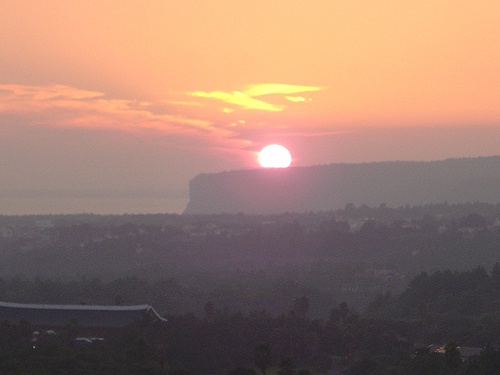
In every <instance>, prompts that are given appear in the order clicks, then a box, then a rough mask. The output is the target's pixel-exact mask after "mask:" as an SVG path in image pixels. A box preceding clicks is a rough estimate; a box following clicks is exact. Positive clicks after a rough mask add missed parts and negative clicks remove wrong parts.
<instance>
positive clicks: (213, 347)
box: [0, 264, 500, 375]
mask: <svg viewBox="0 0 500 375" xmlns="http://www.w3.org/2000/svg"><path fill="white" fill-rule="evenodd" d="M138 281H139V280H138ZM40 283H41V284H43V282H41V281H40V280H38V281H27V280H26V281H25V284H24V288H26V289H30V288H33V291H36V290H39V289H37V288H39V286H40ZM119 283H120V281H116V282H115V283H110V284H109V285H107V286H106V285H102V288H103V289H106V288H107V287H109V286H110V285H115V284H119ZM49 284H50V283H49ZM14 285H15V282H13V283H12V284H11V283H8V282H4V284H3V286H4V292H5V291H6V289H9V288H10V287H11V286H14ZM144 285H146V284H144ZM75 286H77V285H76V284H64V287H65V288H66V289H67V290H71V288H73V287H75ZM94 287H95V289H94V290H93V292H95V293H97V294H100V293H101V294H102V293H105V290H99V288H97V287H96V286H95V285H94ZM431 290H432V291H433V292H432V293H431V292H430V291H431ZM74 292H75V293H76V294H78V293H80V292H81V289H79V288H76V289H75V290H74ZM499 296H500V265H498V264H496V265H495V266H494V267H493V269H492V271H491V272H486V271H485V270H484V269H482V268H477V269H474V270H471V271H466V272H451V271H444V272H440V271H439V272H435V273H433V274H429V275H428V274H426V273H422V274H420V275H419V276H417V277H415V278H414V279H413V280H411V282H410V284H409V287H408V288H407V289H406V290H405V291H404V292H403V293H402V294H401V295H400V296H391V295H381V296H379V297H378V298H377V299H376V300H374V301H373V302H372V303H371V304H370V306H369V308H368V309H367V311H366V312H365V313H362V314H360V313H358V312H356V311H354V310H353V309H352V308H350V307H349V306H348V305H347V304H345V303H341V304H340V305H338V306H335V307H333V308H332V309H331V312H330V314H329V315H328V316H326V317H324V318H311V317H310V316H309V299H308V297H307V296H303V297H300V298H297V299H295V300H293V301H290V308H289V309H288V311H286V312H283V313H282V314H279V315H276V316H273V315H271V314H269V313H268V312H266V311H256V312H251V313H240V312H228V311H223V310H220V309H219V308H218V306H217V305H216V304H214V303H213V302H211V301H207V302H206V303H205V304H204V306H203V310H204V313H203V316H195V315H193V314H190V313H187V314H182V315H168V316H167V319H168V321H167V322H166V323H163V324H159V325H156V324H155V325H153V324H151V323H149V325H148V324H146V323H139V324H137V325H135V326H133V327H129V328H127V329H125V330H123V331H119V332H114V333H112V334H110V335H109V336H108V337H106V339H105V340H104V341H102V342H94V343H88V344H85V345H82V344H77V343H76V342H75V341H74V340H73V337H72V336H71V327H70V326H68V328H67V329H66V330H62V331H61V332H58V334H57V335H49V334H46V335H42V336H41V337H40V338H39V339H38V340H37V342H36V347H33V345H32V344H31V341H30V339H31V333H32V329H31V328H30V327H29V324H27V323H26V324H24V323H21V324H19V325H12V324H8V323H6V322H4V323H3V324H2V325H1V327H0V329H1V332H0V357H1V358H0V359H1V360H0V373H9V374H10V373H11V374H31V373H33V374H34V373H36V374H45V373H47V374H58V373H59V374H67V373H72V374H167V373H168V374H193V375H197V374H200V375H201V374H204V375H206V374H232V375H237V374H240V375H243V374H247V375H248V374H254V373H261V372H265V371H267V369H270V370H271V371H275V372H276V373H279V374H282V375H285V374H307V373H311V374H316V373H318V374H319V373H321V374H322V373H335V374H341V373H343V374H346V375H358V374H359V375H360V374H394V375H396V374H415V375H420V374H422V375H424V374H425V375H429V374H464V375H465V374H470V375H475V374H478V375H486V374H488V375H494V374H500V352H498V351H497V350H496V348H497V347H498V344H499V343H498V337H500V313H498V311H499V309H498V307H499V305H500V297H499ZM430 344H446V351H445V353H444V354H439V353H434V352H431V351H430V350H429V347H428V346H429V345H430ZM457 346H458V347H461V346H467V347H477V348H480V349H481V350H482V352H481V354H477V355H475V356H473V357H471V358H468V359H467V360H466V361H464V360H463V359H462V358H461V357H460V352H459V349H458V348H457ZM267 373H268V374H270V373H271V372H269V371H268V372H267Z"/></svg>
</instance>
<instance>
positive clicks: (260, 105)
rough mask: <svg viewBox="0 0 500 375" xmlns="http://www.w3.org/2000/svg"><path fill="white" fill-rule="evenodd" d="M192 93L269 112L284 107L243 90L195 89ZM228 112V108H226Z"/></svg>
mask: <svg viewBox="0 0 500 375" xmlns="http://www.w3.org/2000/svg"><path fill="white" fill-rule="evenodd" d="M191 95H193V96H196V97H199V98H208V99H216V100H220V101H223V102H225V103H227V104H235V105H237V106H240V107H243V108H246V109H258V110H261V111H269V112H281V111H282V110H283V109H284V106H282V105H274V104H271V103H266V102H264V101H262V100H259V99H254V98H252V97H251V96H250V95H248V94H246V93H244V92H241V91H233V92H223V91H211V92H203V91H195V92H192V93H191ZM225 111H226V112H227V111H228V109H227V108H225Z"/></svg>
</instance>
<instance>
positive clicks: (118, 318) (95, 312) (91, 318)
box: [0, 302, 166, 337]
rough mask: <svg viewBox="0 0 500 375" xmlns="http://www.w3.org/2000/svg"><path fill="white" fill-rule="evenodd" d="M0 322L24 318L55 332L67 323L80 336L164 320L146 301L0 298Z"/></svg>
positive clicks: (91, 335) (15, 321)
mask: <svg viewBox="0 0 500 375" xmlns="http://www.w3.org/2000/svg"><path fill="white" fill-rule="evenodd" d="M0 322H8V323H10V324H19V323H21V322H26V323H28V324H30V325H31V327H32V329H33V330H34V331H35V330H53V331H54V332H56V333H57V332H59V331H62V330H65V329H68V327H71V329H73V330H74V334H75V335H76V336H80V337H82V336H83V337H104V336H105V335H106V333H109V332H110V331H113V330H117V329H120V328H125V327H128V326H131V325H132V324H135V323H146V324H148V323H160V322H166V319H164V318H162V317H161V316H160V315H158V313H157V312H156V311H155V310H154V309H153V307H152V306H150V305H135V306H96V305H94V306H91V305H38V304H22V303H10V302H0Z"/></svg>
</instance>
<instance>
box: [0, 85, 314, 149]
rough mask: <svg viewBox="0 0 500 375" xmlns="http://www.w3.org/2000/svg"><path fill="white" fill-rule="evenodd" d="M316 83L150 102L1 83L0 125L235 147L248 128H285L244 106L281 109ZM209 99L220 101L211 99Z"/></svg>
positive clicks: (242, 144) (242, 143)
mask: <svg viewBox="0 0 500 375" xmlns="http://www.w3.org/2000/svg"><path fill="white" fill-rule="evenodd" d="M320 89H321V88H319V87H314V86H300V85H288V84H274V83H272V84H271V83H267V84H259V85H251V86H247V87H246V88H245V90H244V91H232V92H224V91H211V92H205V91H194V92H190V93H187V94H186V93H184V94H181V93H174V94H171V95H168V96H167V97H166V98H164V99H162V100H159V101H156V102H149V101H138V100H127V99H117V98H110V97H109V96H107V95H106V94H105V93H102V92H99V91H92V90H84V89H80V88H76V87H71V86H66V85H56V84H54V85H47V86H27V85H17V84H0V130H2V129H1V126H2V124H3V125H15V126H22V125H29V126H44V127H64V128H72V127H73V128H93V129H114V130H117V131H125V132H142V133H145V132H146V133H145V134H147V133H148V132H149V133H151V134H159V135H163V136H175V137H171V138H170V139H180V138H179V137H184V138H183V139H184V140H186V142H185V143H186V145H187V144H188V143H189V142H187V140H188V139H191V141H190V143H191V144H193V142H194V138H198V139H199V140H200V141H202V142H203V144H204V145H205V146H203V147H207V146H208V147H211V148H215V149H218V150H219V149H220V150H222V149H224V150H226V151H227V152H235V151H237V150H241V149H247V148H248V147H251V145H252V143H253V140H254V139H255V138H253V137H249V136H248V135H249V134H250V133H252V132H256V133H262V132H266V133H269V132H270V131H271V132H272V131H276V130H278V129H282V130H283V133H287V130H286V128H287V127H286V126H284V125H279V126H278V125H276V124H274V125H271V124H267V121H266V118H265V116H263V113H259V114H258V118H255V116H254V115H250V114H249V113H242V111H241V110H242V109H243V110H257V111H263V112H267V113H279V112H281V111H284V110H285V109H286V106H287V105H288V104H287V103H290V105H294V104H296V103H299V104H300V103H302V102H306V101H310V100H311V99H310V98H308V97H306V95H307V93H308V92H313V91H318V90H320ZM195 98H196V99H195ZM207 100H208V101H207ZM212 100H215V101H216V102H217V103H219V102H220V103H223V104H222V106H219V105H214V103H213V102H212ZM288 130H289V131H290V132H292V133H293V132H294V130H293V129H288ZM295 131H297V129H295ZM304 135H306V136H307V134H304ZM165 139H166V138H165ZM194 144H198V143H197V142H195V143H194ZM186 147H187V146H186Z"/></svg>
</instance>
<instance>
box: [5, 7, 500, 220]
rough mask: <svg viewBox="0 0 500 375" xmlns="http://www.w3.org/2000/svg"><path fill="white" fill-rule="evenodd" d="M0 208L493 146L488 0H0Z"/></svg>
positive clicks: (137, 198)
mask: <svg viewBox="0 0 500 375" xmlns="http://www.w3.org/2000/svg"><path fill="white" fill-rule="evenodd" d="M1 8H2V11H1V12H0V30H1V32H0V215H2V214H3V215H19V214H49V213H52V214H59V213H81V212H86V213H96V214H110V213H112V214H122V213H160V212H165V213H174V212H176V213H180V212H182V211H183V209H184V208H185V205H186V203H187V200H188V195H189V180H190V179H191V178H193V177H195V176H196V175H197V174H200V173H214V172H221V171H226V170H239V169H253V168H259V165H258V162H257V160H258V151H259V150H260V149H262V148H263V147H264V146H265V145H267V144H270V143H278V144H281V145H283V146H285V147H286V148H288V149H289V150H290V152H291V154H292V166H308V165H317V164H330V163H364V162H372V161H386V160H441V159H447V158H455V157H477V156H490V155H499V154H500V48H498V46H500V23H499V22H498V15H499V14H500V2H499V1H497V0H481V1H469V0H467V1H464V0H453V1H451V0H429V1H428V0H406V1H400V0H398V1H396V0H384V1H380V0H379V1H375V0H363V1H353V0H312V1H309V2H305V1H290V0H287V1H284V0H274V1H269V0H265V1H264V0H253V1H248V0H247V1H241V0H210V1H207V2H203V3H201V2H200V1H194V0H183V1H173V0H150V1H144V2H140V1H134V0H122V1H120V2H117V1H111V0H86V1H78V2H69V1H55V0H45V1H43V2H41V1H34V0H15V1H13V0H2V6H1Z"/></svg>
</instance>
